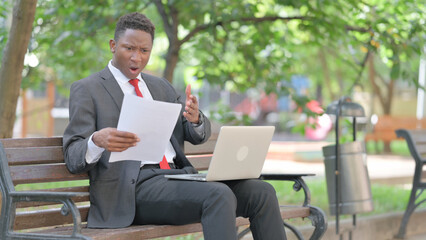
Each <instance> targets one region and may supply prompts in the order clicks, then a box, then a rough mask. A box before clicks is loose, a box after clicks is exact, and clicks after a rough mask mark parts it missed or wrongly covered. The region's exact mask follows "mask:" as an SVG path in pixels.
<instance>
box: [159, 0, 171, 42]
mask: <svg viewBox="0 0 426 240" xmlns="http://www.w3.org/2000/svg"><path fill="white" fill-rule="evenodd" d="M154 4H155V6H156V7H157V11H158V13H159V14H160V16H161V19H163V25H164V31H165V32H166V35H167V37H168V38H169V40H171V37H172V36H173V27H172V24H171V23H170V22H169V19H168V18H167V16H168V15H167V12H166V9H165V8H164V6H163V4H162V3H161V0H154Z"/></svg>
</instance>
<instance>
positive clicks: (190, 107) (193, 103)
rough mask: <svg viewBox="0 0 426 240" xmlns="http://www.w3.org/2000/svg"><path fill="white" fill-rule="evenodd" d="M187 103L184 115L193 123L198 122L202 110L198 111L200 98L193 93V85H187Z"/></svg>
mask: <svg viewBox="0 0 426 240" xmlns="http://www.w3.org/2000/svg"><path fill="white" fill-rule="evenodd" d="M185 93H186V104H185V112H183V116H184V117H185V118H186V119H187V120H188V121H190V122H192V123H198V122H199V119H200V112H199V111H198V100H197V98H196V97H195V96H194V95H191V85H190V84H188V86H186V90H185Z"/></svg>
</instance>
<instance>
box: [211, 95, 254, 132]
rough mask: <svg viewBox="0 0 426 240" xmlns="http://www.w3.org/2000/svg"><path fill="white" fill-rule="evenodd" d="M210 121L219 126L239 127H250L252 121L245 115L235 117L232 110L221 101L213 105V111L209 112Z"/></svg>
mask: <svg viewBox="0 0 426 240" xmlns="http://www.w3.org/2000/svg"><path fill="white" fill-rule="evenodd" d="M209 114H210V117H209V119H210V120H213V121H216V122H218V123H221V124H226V125H232V126H240V125H243V126H244V125H246V126H247V125H251V124H252V119H251V118H250V117H249V116H248V115H246V114H243V115H240V116H238V115H236V114H235V113H234V112H233V111H232V109H231V108H230V107H229V106H228V105H226V104H224V103H223V102H222V101H219V102H217V103H216V104H215V107H214V108H213V110H210V113H209Z"/></svg>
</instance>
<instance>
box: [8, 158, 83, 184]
mask: <svg viewBox="0 0 426 240" xmlns="http://www.w3.org/2000/svg"><path fill="white" fill-rule="evenodd" d="M10 175H11V176H12V180H13V183H14V184H15V185H18V184H23V183H42V182H60V181H67V180H81V179H87V178H88V177H87V174H86V173H83V174H72V173H70V172H69V171H68V169H67V168H66V166H65V163H62V164H43V165H31V166H10Z"/></svg>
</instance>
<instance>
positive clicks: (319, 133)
mask: <svg viewBox="0 0 426 240" xmlns="http://www.w3.org/2000/svg"><path fill="white" fill-rule="evenodd" d="M306 107H307V108H308V109H309V110H311V111H312V112H314V113H316V114H322V113H324V109H322V107H321V105H320V103H319V102H318V101H316V100H311V101H309V102H308V103H307V104H306ZM308 123H309V124H315V128H312V127H310V126H306V127H305V136H306V138H307V139H310V140H323V139H324V138H325V137H327V134H328V132H329V131H330V130H331V127H332V125H333V124H332V122H331V119H330V117H329V116H328V115H327V114H323V115H321V116H318V117H316V118H312V117H310V118H309V119H308Z"/></svg>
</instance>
